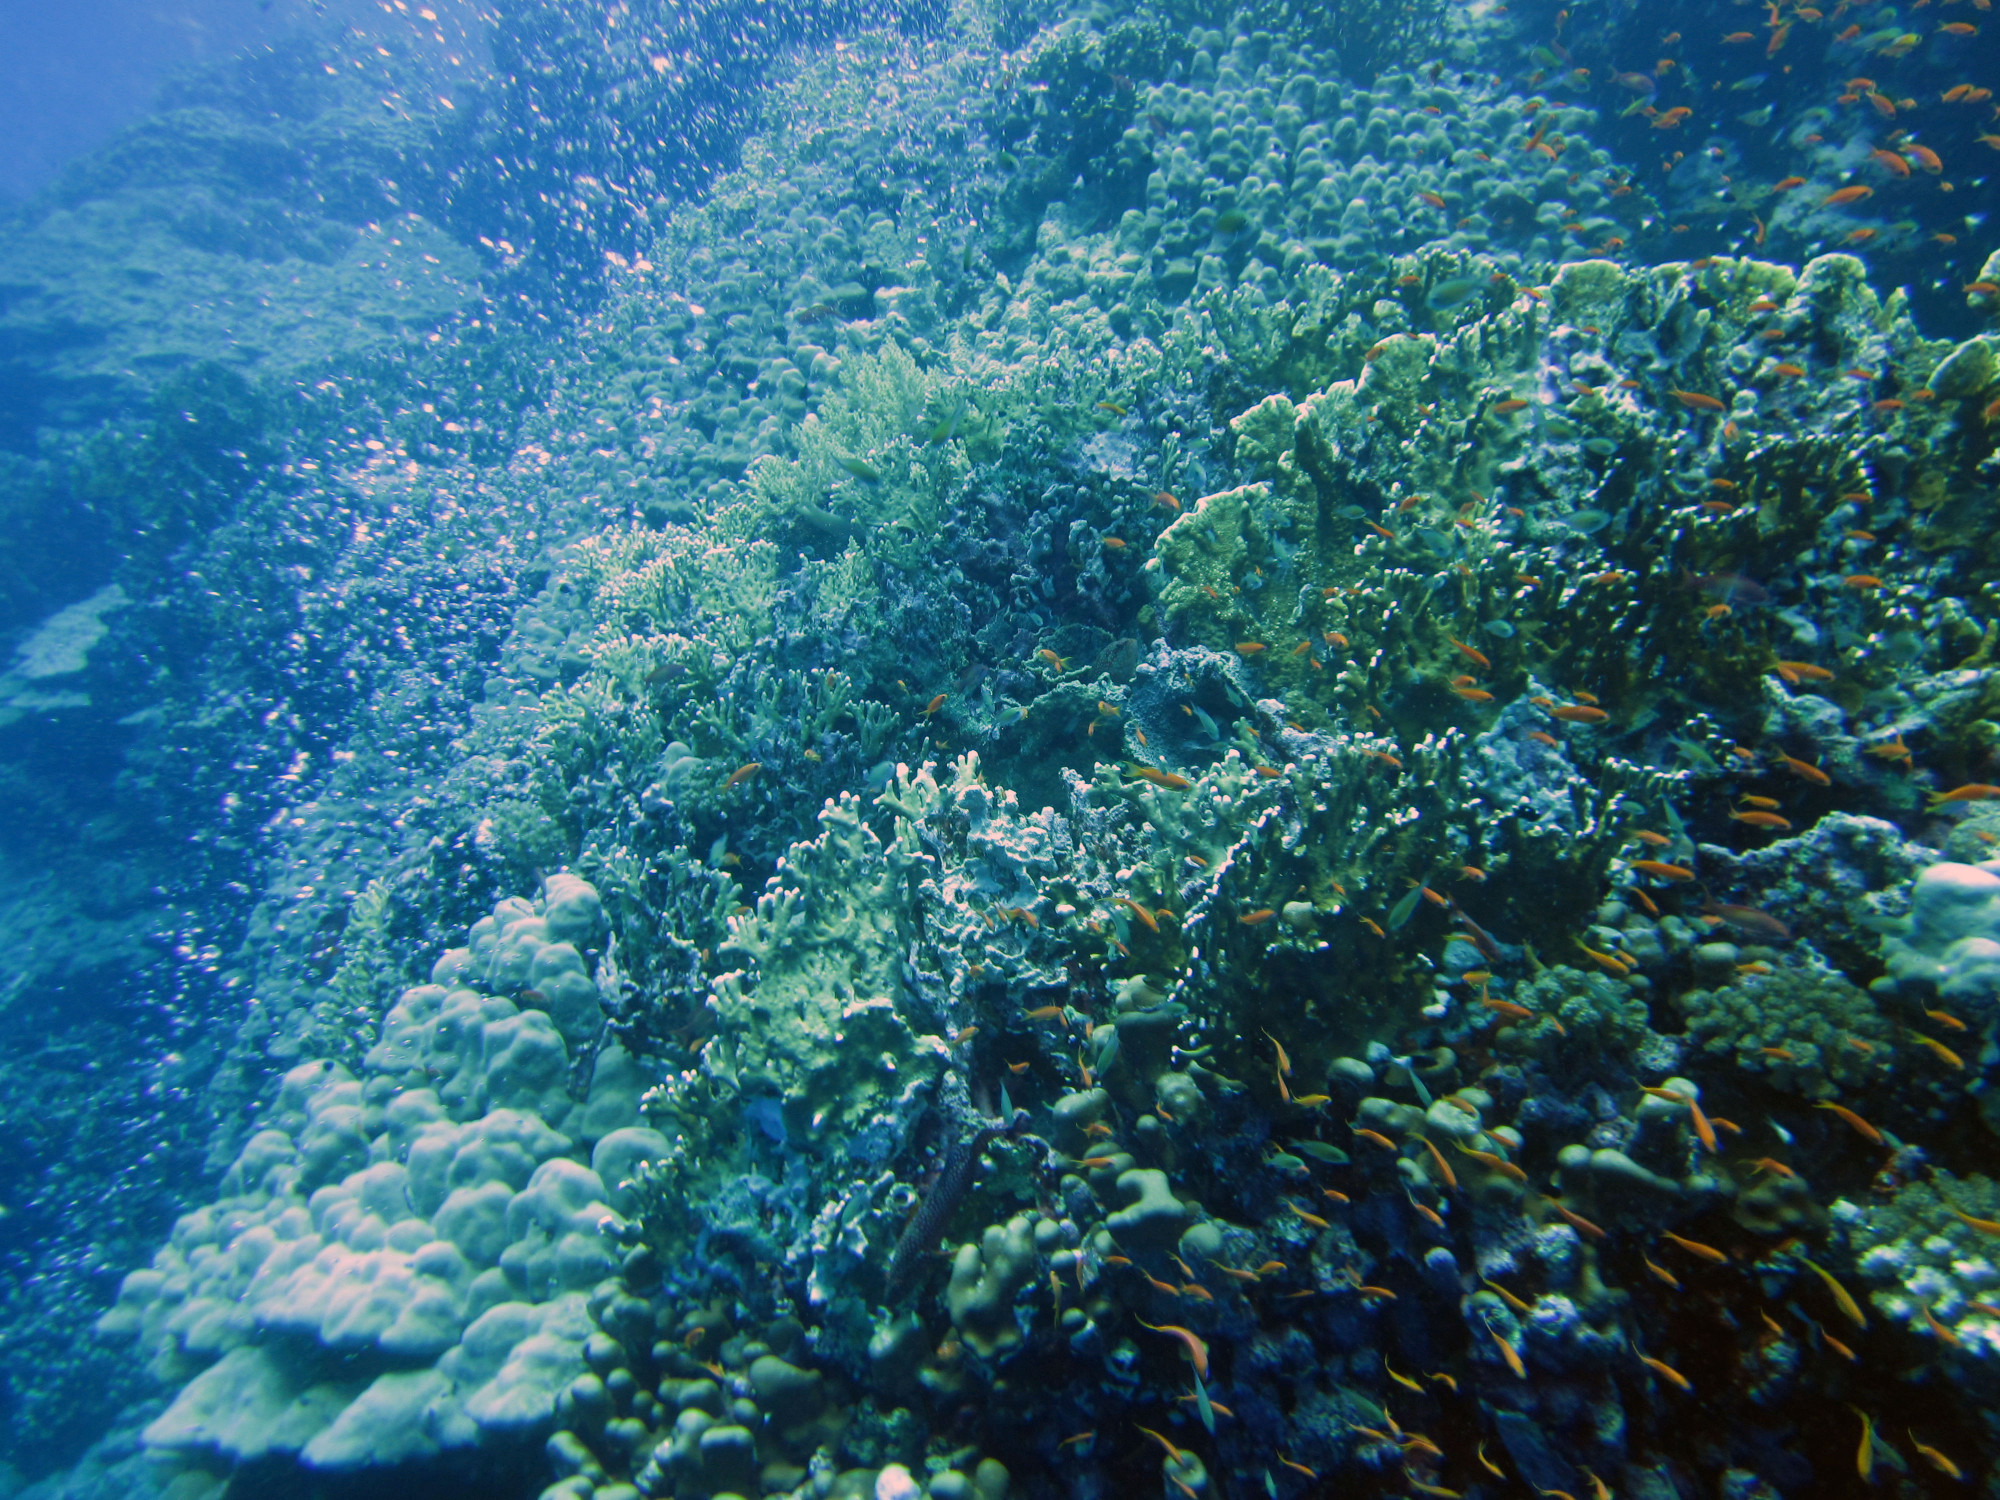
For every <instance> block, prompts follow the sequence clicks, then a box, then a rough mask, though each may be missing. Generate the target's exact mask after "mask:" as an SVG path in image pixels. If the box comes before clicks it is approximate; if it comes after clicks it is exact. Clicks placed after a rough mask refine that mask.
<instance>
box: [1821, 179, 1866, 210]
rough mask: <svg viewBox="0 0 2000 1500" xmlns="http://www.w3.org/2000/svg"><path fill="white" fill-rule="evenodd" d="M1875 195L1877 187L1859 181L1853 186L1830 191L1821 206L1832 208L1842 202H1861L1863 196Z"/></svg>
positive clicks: (1822, 200)
mask: <svg viewBox="0 0 2000 1500" xmlns="http://www.w3.org/2000/svg"><path fill="white" fill-rule="evenodd" d="M1874 196H1875V189H1873V188H1871V187H1863V186H1862V185H1861V184H1860V183H1858V182H1857V183H1855V184H1854V185H1853V186H1852V187H1844V188H1841V189H1840V190H1839V191H1838V192H1833V193H1828V194H1827V195H1826V197H1824V198H1822V199H1821V200H1820V207H1822V208H1831V207H1834V206H1835V205H1837V204H1842V203H1859V202H1860V201H1861V200H1862V199H1863V198H1872V197H1874Z"/></svg>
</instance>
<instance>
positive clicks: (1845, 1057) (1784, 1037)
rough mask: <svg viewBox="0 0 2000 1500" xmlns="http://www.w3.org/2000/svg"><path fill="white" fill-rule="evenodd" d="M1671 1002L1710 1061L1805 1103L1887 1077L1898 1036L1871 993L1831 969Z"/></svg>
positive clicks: (1750, 981) (1747, 982) (1756, 977)
mask: <svg viewBox="0 0 2000 1500" xmlns="http://www.w3.org/2000/svg"><path fill="white" fill-rule="evenodd" d="M1674 1004H1675V1005H1676V1006H1677V1007H1678V1008H1679V1010H1680V1011H1681V1013H1682V1014H1683V1015H1684V1016H1686V1017H1687V1027H1688V1035H1689V1036H1691V1037H1693V1038H1695V1039H1696V1040H1697V1041H1698V1042H1699V1043H1700V1044H1701V1048H1702V1050H1703V1051H1704V1052H1706V1053H1708V1054H1709V1055H1710V1056H1711V1057H1718V1058H1728V1059H1729V1060H1730V1061H1731V1063H1732V1064H1733V1065H1734V1066H1735V1067H1737V1068H1739V1069H1741V1070H1742V1071H1744V1072H1745V1073H1750V1074H1755V1075H1759V1076H1761V1077H1763V1078H1765V1079H1766V1080H1768V1081H1769V1082H1770V1084H1771V1085H1772V1087H1774V1088H1778V1089H1781V1090H1783V1091H1784V1092H1786V1093H1788V1094H1798V1095H1802V1096H1803V1097H1805V1098H1807V1099H1813V1100H1821V1099H1833V1098H1836V1097H1838V1096H1839V1094H1840V1093H1841V1091H1842V1090H1843V1089H1866V1088H1868V1087H1870V1086H1871V1085H1874V1084H1877V1083H1880V1082H1881V1081H1882V1080H1884V1079H1885V1078H1887V1077H1888V1076H1889V1073H1890V1071H1891V1067H1892V1064H1893V1062H1894V1058H1895V1053H1894V1044H1895V1036H1894V1032H1893V1030H1892V1028H1891V1027H1890V1025H1889V1023H1888V1022H1887V1021H1886V1020H1884V1019H1883V1018H1882V1015H1881V1013H1880V1012H1879V1011H1877V1010H1876V1008H1875V1003H1874V1001H1872V1000H1871V999H1869V997H1868V992H1867V991H1865V990H1863V989H1860V988H1859V987H1857V986H1856V985H1854V984H1853V983H1851V982H1850V981H1848V980H1847V979H1846V978H1845V977H1844V976H1842V975H1841V974H1839V973H1837V972H1835V971H1833V970H1831V969H1826V968H1821V967H1817V966H1815V967H1811V968H1793V967H1786V968H1782V969H1779V970H1777V971H1776V972H1774V973H1769V974H1763V973H1755V972H1750V973H1744V974H1741V975H1739V976H1738V977H1737V978H1736V979H1735V980H1734V981H1732V982H1731V983H1729V984H1726V985H1723V986H1721V987H1720V988H1717V989H1706V990H1704V989H1696V990H1684V991H1682V992H1681V993H1680V994H1678V995H1676V996H1675V997H1674Z"/></svg>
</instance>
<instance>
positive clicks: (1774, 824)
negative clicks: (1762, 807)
mask: <svg viewBox="0 0 2000 1500" xmlns="http://www.w3.org/2000/svg"><path fill="white" fill-rule="evenodd" d="M1729 816H1730V817H1731V818H1733V819H1735V820H1736V821H1737V822H1738V823H1748V824H1749V825H1750V826H1751V827H1752V828H1774V829H1778V830H1781V831H1782V830H1784V829H1787V828H1790V827H1791V826H1792V824H1791V820H1790V819H1789V818H1781V817H1779V816H1778V814H1776V813H1774V812H1755V811H1752V812H1745V811H1743V809H1742V808H1740V807H1732V808H1731V809H1730V810H1729Z"/></svg>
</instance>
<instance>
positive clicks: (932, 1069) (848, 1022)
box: [648, 796, 947, 1175]
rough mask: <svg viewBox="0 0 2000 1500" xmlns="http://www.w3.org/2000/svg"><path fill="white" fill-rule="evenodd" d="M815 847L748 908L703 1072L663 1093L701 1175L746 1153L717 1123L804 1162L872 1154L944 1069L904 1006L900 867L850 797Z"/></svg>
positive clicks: (783, 866) (735, 930)
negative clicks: (883, 1126) (883, 1127)
mask: <svg viewBox="0 0 2000 1500" xmlns="http://www.w3.org/2000/svg"><path fill="white" fill-rule="evenodd" d="M819 824H820V833H819V836H818V837H817V838H815V839H812V840H809V841H806V842H803V843H798V844H794V845H793V846H792V848H791V850H790V851H789V852H788V853H787V854H786V856H785V857H784V859H783V860H782V861H780V863H779V867H778V873H777V875H776V876H774V877H773V879H772V882H771V886H770V888H769V889H767V890H766V891H765V892H764V893H763V894H762V895H761V896H759V897H758V899H757V904H756V906H755V908H754V909H752V910H750V911H746V912H744V913H742V914H741V915H739V916H736V917H734V918H732V919H731V921H730V934H729V937H728V939H727V941H726V942H725V943H724V944H723V947H722V950H721V952H722V955H723V956H724V957H729V956H732V955H733V956H736V957H738V958H740V959H742V960H745V961H746V967H744V968H740V969H735V970H731V971H730V972H728V973H726V974H723V975H722V976H721V977H719V978H718V979H717V980H716V981H715V983H714V988H713V991H712V994H711V998H710V1001H709V1009H710V1012H711V1014H712V1016H713V1020H714V1025H715V1034H714V1035H713V1036H712V1037H711V1038H710V1039H709V1040H708V1041H707V1043H706V1044H705V1045H704V1046H703V1048H702V1052H701V1064H700V1069H699V1072H698V1073H690V1074H686V1075H682V1076H680V1077H679V1078H676V1079H674V1080H671V1081H670V1082H669V1083H668V1084H667V1085H666V1086H665V1087H664V1088H663V1089H661V1090H658V1091H656V1093H655V1094H654V1096H653V1097H652V1098H651V1099H650V1100H649V1103H648V1110H649V1113H650V1115H651V1116H652V1118H653V1119H654V1121H655V1123H656V1124H658V1125H659V1126H660V1128H661V1129H662V1130H663V1131H665V1132H666V1133H667V1134H669V1135H670V1136H672V1135H673V1134H674V1132H675V1130H676V1129H678V1130H679V1131H680V1132H681V1134H682V1138H683V1142H684V1143H689V1144H698V1145H699V1147H700V1149H699V1150H698V1151H693V1152H691V1153H690V1154H691V1155H692V1156H693V1157H696V1158H698V1159H699V1160H700V1163H701V1167H700V1170H701V1171H702V1172H703V1173H704V1175H711V1174H713V1173H715V1172H718V1171H724V1172H726V1171H727V1170H729V1164H730V1163H732V1162H734V1161H736V1160H738V1159H740V1157H741V1155H742V1153H743V1151H744V1149H745V1148H744V1145H743V1143H742V1141H741V1139H740V1137H736V1138H734V1139H735V1144H734V1147H733V1149H732V1146H731V1141H732V1133H731V1132H729V1131H728V1130H726V1129H725V1126H724V1122H723V1121H722V1120H721V1119H719V1118H718V1113H719V1112H725V1111H726V1112H728V1113H729V1114H731V1115H733V1116H737V1117H743V1116H754V1117H756V1118H758V1119H760V1120H761V1121H763V1122H764V1124H765V1126H766V1128H770V1129H773V1130H774V1131H777V1132H779V1133H781V1134H782V1137H783V1139H784V1140H785V1141H786V1143H787V1144H788V1145H790V1146H791V1147H792V1148H793V1149H796V1150H804V1149H813V1150H818V1151H821V1152H825V1153H829V1154H832V1155H840V1154H843V1153H845V1152H848V1151H852V1150H863V1151H865V1150H866V1149H867V1145H866V1142H867V1139H868V1137H869V1136H870V1134H871V1133H872V1132H873V1131H874V1129H876V1128H877V1125H878V1122H879V1119H880V1117H881V1116H882V1115H883V1113H884V1112H885V1111H888V1110H892V1109H894V1108H898V1107H903V1106H906V1105H907V1103H908V1101H909V1100H910V1099H911V1098H912V1096H913V1095H914V1094H915V1093H916V1092H917V1091H918V1090H920V1089H921V1088H923V1087H924V1086H925V1085H926V1084H928V1083H929V1082H930V1081H931V1080H932V1079H934V1078H935V1077H936V1076H937V1074H938V1073H939V1072H940V1071H941V1070H942V1068H943V1065H944V1062H945V1058H946V1056H947V1053H946V1050H945V1046H944V1043H943V1041H942V1040H941V1039H940V1038H938V1037H936V1036H934V1035H930V1034H928V1033H927V1032H925V1031H923V1030H922V1029H921V1023H920V1022H918V1021H916V1020H915V1019H914V1018H913V1017H912V1016H911V1015H910V1013H909V1011H908V1009H907V1006H906V1003H905V985H904V980H903V970H902V957H903V954H904V952H905V951H906V949H907V946H908V943H909V939H910V935H911V934H910V930H909V926H908V924H909V922H910V916H909V913H908V907H907V904H906V903H904V902H903V901H902V900H901V899H900V895H901V892H902V889H903V885H904V881H905V879H906V878H907V877H906V875H905V873H904V866H905V862H906V861H905V857H904V856H903V855H902V854H901V853H900V852H899V851H897V850H895V849H892V848H885V847H884V845H883V844H882V841H881V840H880V839H879V838H877V837H876V835H875V833H874V832H873V830H871V829H870V828H869V827H868V825H867V824H866V822H864V821H863V819H862V811H861V805H860V803H859V802H858V801H857V800H856V799H855V798H853V797H851V796H849V797H843V798H841V799H840V800H839V801H838V802H833V803H829V804H828V805H827V806H826V807H825V808H824V809H823V810H822V811H821V813H820V817H819Z"/></svg>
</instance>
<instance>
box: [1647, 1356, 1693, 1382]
mask: <svg viewBox="0 0 2000 1500" xmlns="http://www.w3.org/2000/svg"><path fill="white" fill-rule="evenodd" d="M1639 1363H1640V1364H1642V1365H1644V1366H1645V1367H1646V1368H1647V1369H1649V1370H1652V1371H1654V1372H1655V1373H1656V1374H1659V1375H1663V1376H1665V1377H1666V1378H1667V1379H1668V1380H1671V1381H1672V1382H1673V1383H1674V1384H1675V1385H1677V1386H1679V1387H1680V1388H1681V1389H1682V1390H1684V1391H1692V1390H1693V1389H1694V1383H1693V1382H1692V1381H1690V1380H1689V1379H1688V1378H1687V1376H1685V1375H1683V1374H1681V1372H1680V1371H1679V1370H1676V1369H1675V1368H1674V1367H1673V1366H1672V1365H1670V1364H1668V1363H1667V1362H1666V1361H1665V1360H1661V1359H1654V1358H1653V1357H1652V1355H1650V1354H1642V1355H1640V1356H1639Z"/></svg>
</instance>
